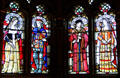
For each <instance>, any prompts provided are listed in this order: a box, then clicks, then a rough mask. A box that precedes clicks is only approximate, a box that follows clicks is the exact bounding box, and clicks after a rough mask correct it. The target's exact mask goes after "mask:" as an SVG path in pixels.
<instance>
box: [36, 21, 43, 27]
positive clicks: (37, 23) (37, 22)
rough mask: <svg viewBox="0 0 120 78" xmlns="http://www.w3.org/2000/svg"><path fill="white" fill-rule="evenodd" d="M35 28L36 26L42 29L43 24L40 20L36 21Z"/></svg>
mask: <svg viewBox="0 0 120 78" xmlns="http://www.w3.org/2000/svg"><path fill="white" fill-rule="evenodd" d="M36 26H37V27H38V28H41V27H43V22H42V20H36Z"/></svg>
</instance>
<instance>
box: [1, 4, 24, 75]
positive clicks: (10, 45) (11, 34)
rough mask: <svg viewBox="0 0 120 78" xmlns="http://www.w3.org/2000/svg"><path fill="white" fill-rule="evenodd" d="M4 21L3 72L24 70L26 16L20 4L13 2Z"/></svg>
mask: <svg viewBox="0 0 120 78" xmlns="http://www.w3.org/2000/svg"><path fill="white" fill-rule="evenodd" d="M9 7H10V10H9V11H8V12H7V14H6V17H5V20H4V22H3V34H4V35H3V44H2V45H3V47H2V71H1V72H2V73H21V72H22V71H23V46H24V45H23V40H24V17H23V15H22V13H21V12H18V11H19V5H18V3H16V2H11V3H10V5H9Z"/></svg>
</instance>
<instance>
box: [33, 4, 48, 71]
mask: <svg viewBox="0 0 120 78" xmlns="http://www.w3.org/2000/svg"><path fill="white" fill-rule="evenodd" d="M36 8H37V14H38V15H33V19H32V41H31V43H32V44H31V47H32V48H31V73H48V66H49V62H50V61H49V52H50V45H49V41H48V37H49V36H50V26H49V21H48V19H47V16H46V15H44V9H43V7H42V6H40V5H39V6H36Z"/></svg>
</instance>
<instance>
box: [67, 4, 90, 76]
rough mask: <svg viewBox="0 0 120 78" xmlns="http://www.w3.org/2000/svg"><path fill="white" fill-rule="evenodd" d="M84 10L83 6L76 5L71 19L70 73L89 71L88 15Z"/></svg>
mask: <svg viewBox="0 0 120 78" xmlns="http://www.w3.org/2000/svg"><path fill="white" fill-rule="evenodd" d="M83 11H84V8H83V7H82V6H78V7H76V9H75V15H74V16H73V17H72V19H71V20H70V21H69V26H68V33H69V34H68V36H69V47H70V48H69V51H68V55H69V56H68V57H69V59H68V65H69V71H68V72H69V74H88V73H89V46H88V17H87V16H86V15H85V14H84V12H83Z"/></svg>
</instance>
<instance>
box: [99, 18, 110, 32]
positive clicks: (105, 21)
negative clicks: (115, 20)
mask: <svg viewBox="0 0 120 78" xmlns="http://www.w3.org/2000/svg"><path fill="white" fill-rule="evenodd" d="M110 24H111V22H110V21H109V19H108V18H103V19H102V22H101V25H100V26H101V28H103V29H104V30H111V26H110Z"/></svg>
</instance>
